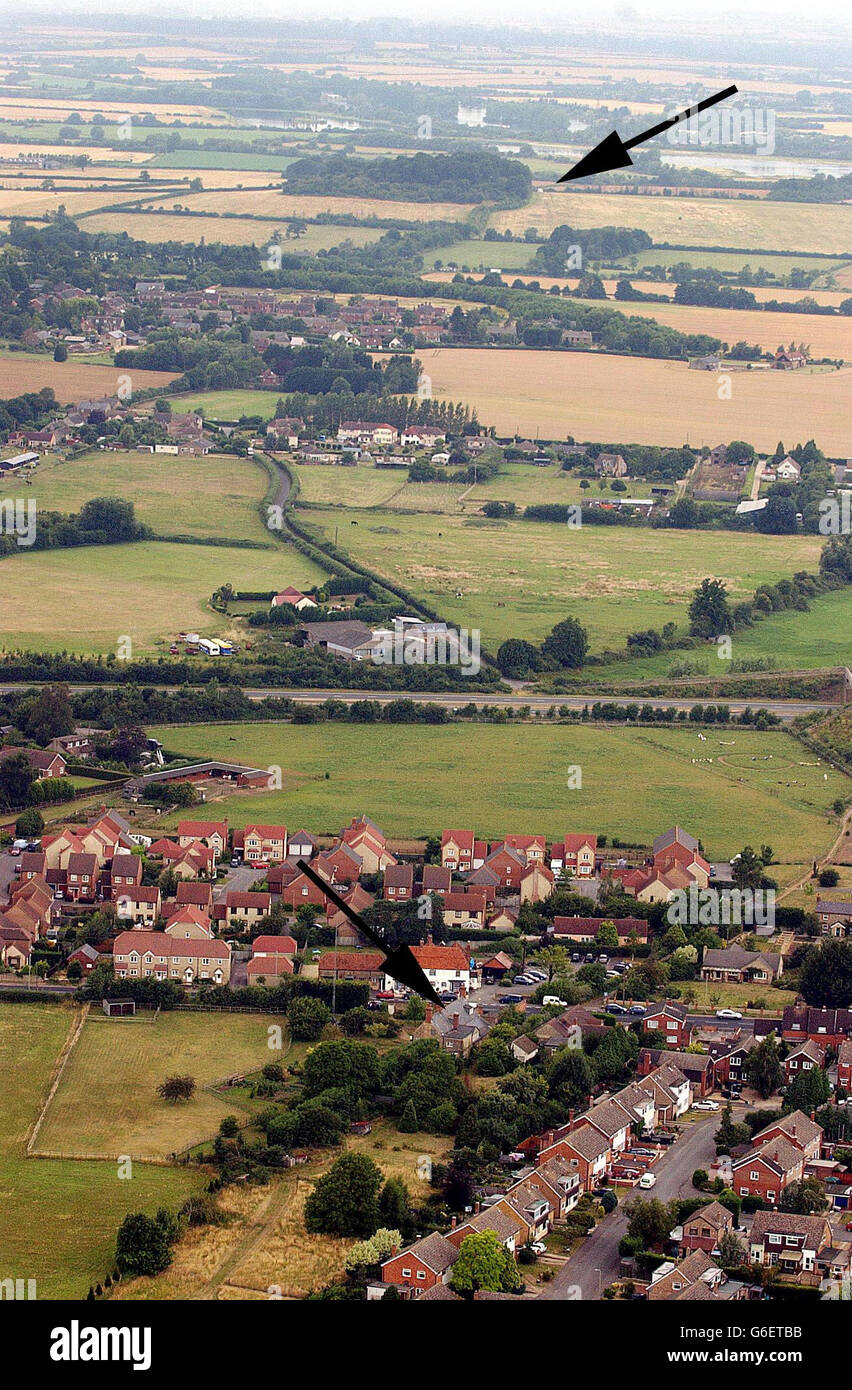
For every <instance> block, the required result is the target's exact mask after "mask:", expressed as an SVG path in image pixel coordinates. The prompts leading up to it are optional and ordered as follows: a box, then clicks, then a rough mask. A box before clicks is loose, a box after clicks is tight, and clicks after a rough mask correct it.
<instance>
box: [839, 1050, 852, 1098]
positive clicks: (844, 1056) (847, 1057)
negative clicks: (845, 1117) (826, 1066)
mask: <svg viewBox="0 0 852 1390" xmlns="http://www.w3.org/2000/svg"><path fill="white" fill-rule="evenodd" d="M837 1084H838V1086H842V1087H843V1090H844V1091H847V1092H848V1091H850V1090H852V1042H850V1040H849V1039H848V1038H844V1040H843V1042H842V1043H841V1044H840V1047H839V1048H838V1050H837Z"/></svg>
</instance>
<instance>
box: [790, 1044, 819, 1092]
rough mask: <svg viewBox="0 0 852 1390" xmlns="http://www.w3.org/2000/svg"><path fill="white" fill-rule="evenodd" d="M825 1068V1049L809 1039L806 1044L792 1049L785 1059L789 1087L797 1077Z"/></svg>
mask: <svg viewBox="0 0 852 1390" xmlns="http://www.w3.org/2000/svg"><path fill="white" fill-rule="evenodd" d="M824 1066H825V1048H824V1047H823V1046H822V1044H821V1043H818V1042H814V1041H813V1040H812V1039H811V1038H807V1039H806V1040H805V1042H803V1043H799V1045H798V1046H797V1047H793V1048H791V1049H790V1051H789V1052H788V1053H787V1056H786V1057H785V1058H784V1062H783V1067H784V1077H785V1079H786V1082H787V1085H788V1086H789V1084H790V1082H791V1081H795V1079H796V1077H797V1076H801V1074H802V1072H807V1071H813V1070H814V1068H815V1067H816V1068H820V1069H821V1068H823V1067H824Z"/></svg>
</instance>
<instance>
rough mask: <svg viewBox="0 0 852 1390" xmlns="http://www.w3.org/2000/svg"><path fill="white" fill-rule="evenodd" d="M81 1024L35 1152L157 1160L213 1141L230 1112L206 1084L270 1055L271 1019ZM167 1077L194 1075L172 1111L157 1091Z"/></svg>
mask: <svg viewBox="0 0 852 1390" xmlns="http://www.w3.org/2000/svg"><path fill="white" fill-rule="evenodd" d="M152 1019H153V1015H152V1014H148V1013H143V1014H140V1015H139V1016H138V1017H137V1018H135V1019H128V1020H124V1019H107V1018H104V1017H103V1015H102V1014H96V1013H93V1014H92V1015H91V1016H90V1017H89V1019H88V1020H87V1022H86V1024H85V1027H84V1029H83V1032H82V1035H81V1037H80V1040H79V1042H78V1043H77V1046H76V1048H75V1049H74V1051H73V1053H72V1054H71V1059H70V1061H69V1063H68V1066H67V1067H66V1069H65V1072H64V1075H63V1077H62V1080H61V1082H60V1084H59V1089H58V1091H57V1092H56V1095H55V1096H54V1098H53V1100H52V1101H51V1103H50V1105H49V1107H48V1111H47V1115H46V1117H45V1121H44V1124H43V1125H42V1128H41V1132H40V1134H39V1136H38V1143H37V1149H38V1152H39V1153H46V1154H51V1155H58V1154H65V1153H73V1154H75V1155H88V1154H91V1155H97V1156H101V1157H103V1156H106V1155H118V1154H125V1153H126V1154H130V1155H131V1157H134V1158H136V1159H139V1160H142V1159H162V1158H167V1157H168V1156H169V1155H171V1154H172V1153H178V1152H180V1151H181V1150H183V1149H185V1148H188V1147H189V1146H191V1145H193V1144H197V1143H199V1142H200V1141H201V1140H203V1139H207V1138H208V1137H210V1136H211V1135H213V1134H214V1133H215V1132H216V1130H217V1129H218V1127H219V1122H220V1120H221V1119H222V1118H223V1117H224V1116H225V1115H227V1114H229V1113H230V1111H231V1110H232V1109H233V1107H232V1106H229V1105H228V1104H227V1101H226V1100H224V1099H223V1098H221V1097H220V1096H218V1095H215V1094H214V1093H213V1092H212V1091H211V1090H209V1089H208V1088H209V1087H210V1086H211V1084H212V1083H213V1082H216V1081H221V1080H224V1079H225V1078H226V1077H228V1076H232V1075H234V1074H236V1073H242V1072H246V1071H255V1070H257V1068H258V1067H261V1066H263V1065H264V1064H265V1063H266V1062H269V1061H275V1059H276V1056H277V1055H278V1054H276V1053H273V1052H271V1051H270V1049H269V1047H268V1033H267V1030H268V1028H269V1026H270V1025H271V1024H276V1023H280V1022H281V1020H280V1019H276V1018H274V1017H272V1016H271V1015H267V1014H263V1015H256V1016H255V1015H252V1014H229V1015H228V1017H227V1019H225V1020H224V1021H223V1020H222V1019H221V1018H219V1017H218V1016H217V1015H216V1014H193V1013H189V1014H182V1013H161V1014H160V1016H159V1018H158V1019H157V1021H156V1023H155V1022H152ZM175 1072H179V1073H180V1074H181V1075H188V1076H192V1077H194V1078H195V1080H196V1082H197V1084H198V1090H197V1091H196V1094H195V1096H194V1097H193V1099H192V1100H191V1101H189V1102H187V1103H185V1104H184V1103H181V1104H178V1105H173V1104H171V1103H170V1102H168V1101H163V1100H160V1098H159V1096H158V1095H157V1093H156V1088H157V1086H158V1085H159V1084H160V1082H161V1081H163V1080H165V1078H166V1077H167V1076H172V1075H174V1074H175Z"/></svg>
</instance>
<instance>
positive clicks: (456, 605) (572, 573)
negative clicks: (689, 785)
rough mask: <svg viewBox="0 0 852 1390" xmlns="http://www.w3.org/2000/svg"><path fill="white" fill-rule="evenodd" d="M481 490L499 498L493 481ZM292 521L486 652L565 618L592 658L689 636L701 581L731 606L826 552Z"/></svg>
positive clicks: (409, 523)
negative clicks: (711, 582) (471, 631)
mask: <svg viewBox="0 0 852 1390" xmlns="http://www.w3.org/2000/svg"><path fill="white" fill-rule="evenodd" d="M414 486H417V485H412V488H413V487H414ZM434 486H435V487H438V486H439V485H438V484H435V485H434ZM487 489H488V492H489V495H492V496H499V495H500V494H499V493H496V492H492V490H491V480H489V483H488V485H487ZM485 490H486V485H483V493H484V492H485ZM591 495H592V496H594V495H595V489H594V488H593V489H592V492H591ZM300 515H301V516H302V518H303V520H304V521H305V522H307V523H308V524H309V526H310V527H311V528H317V529H318V530H320V531H321V532H322V533H323V534H324V535H326V536H331V537H332V538H333V535H334V528H335V527H339V528H340V531H339V539H340V544H341V547H342V548H345V549H346V550H347V551H348V552H349V554H350V555H351V556H352V557H353V558H354V559H355V560H358V561H360V562H361V563H364V564H366V565H368V566H369V567H370V568H371V569H374V570H376V571H377V572H378V573H379V574H382V575H385V576H387V577H389V578H393V579H395V580H397V581H399V582H401V583H402V584H403V585H405V587H406V588H408V589H410V590H411V591H412V592H413V593H415V594H416V595H417V596H418V597H421V598H423V599H424V600H425V601H426V602H427V603H429V604H431V605H432V606H433V607H435V608H438V609H439V610H440V612H441V614H442V616H446V618H447V619H448V620H451V621H453V622H455V623H458V624H459V625H462V626H466V627H473V628H479V629H480V630H481V632H482V640H483V642H485V644H486V645H488V646H489V647H494V646H496V645H497V644H498V643H499V642H500V641H502V640H503V639H504V638H506V637H525V638H528V639H529V640H531V641H538V640H541V639H542V638H543V637H544V636H546V634H547V633H548V632H549V630H550V628H551V627H552V626H553V625H554V623H556V622H559V621H560V620H561V619H562V618H564V617H566V616H568V615H569V614H571V615H573V616H574V617H576V618H578V619H579V620H580V621H581V622H582V623H583V625H584V626H585V627H586V628H587V630H588V632H589V640H590V645H591V649H592V650H593V651H600V650H601V649H603V648H607V647H610V648H612V647H617V646H622V645H623V644H624V641H625V639H626V637H627V634H628V633H630V632H636V631H640V630H643V629H645V628H648V627H656V628H662V627H663V625H664V624H665V623H667V622H670V621H671V622H676V623H677V624H678V625H679V626H681V627H682V628H683V629H684V630H685V629H686V625H687V608H688V605H689V601H690V598H691V596H692V592H693V590H694V589H695V588H696V587H697V585H698V584H700V583H701V580H702V579H703V578H705V576H707V575H710V576H713V577H714V578H719V579H723V580H724V581H725V583H726V584H727V586H728V589H729V593H730V595H731V598H732V599H733V601H735V602H738V601H740V600H744V599H746V598H748V597H750V596H751V594H752V593H753V592H754V590H755V588H756V587H757V585H758V584H759V583H761V582H764V581H767V582H773V581H775V580H778V579H780V578H782V577H787V576H790V575H792V574H793V573H795V571H796V570H799V569H808V570H815V569H816V567H817V564H818V560H819V553H820V549H821V545H822V541H821V538H820V537H818V536H797V537H789V536H785V537H774V536H760V535H757V534H746V533H737V534H734V533H730V532H702V533H701V534H700V536H698V535H696V534H695V533H691V532H688V531H663V530H649V529H648V528H647V527H641V528H638V527H637V528H627V527H624V526H612V527H602V526H583V527H579V528H573V527H569V526H562V525H559V524H557V523H555V522H532V521H522V520H515V521H508V522H496V523H494V522H492V523H491V524H483V523H482V522H480V523H479V524H477V522H476V521H474V519H473V518H469V517H468V518H466V517H463V516H447V515H444V516H435V517H432V516H427V515H406V514H405V513H403V512H392V511H387V510H386V511H356V510H353V511H351V512H349V513H347V514H346V520H348V521H349V522H350V523H351V522H353V521H354V522H356V523H357V524H356V525H355V526H353V525H351V524H350V525H346V524H345V522H342V521H341V519H340V516H339V515H338V514H337V513H336V512H321V511H305V512H302V513H300Z"/></svg>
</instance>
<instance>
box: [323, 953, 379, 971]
mask: <svg viewBox="0 0 852 1390" xmlns="http://www.w3.org/2000/svg"><path fill="white" fill-rule="evenodd" d="M385 960H386V957H385V956H383V955H382V953H381V951H337V952H336V953H335V952H334V951H323V953H322V955H321V956H320V958H319V960H318V961H317V966H318V968H319V971H320V973H322V971H323V970H334V969H335V967H336V968H337V970H338V971H348V972H349V973H350V974H356V975H378V974H380V973H381V971H382V967H383V966H384V963H385Z"/></svg>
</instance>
